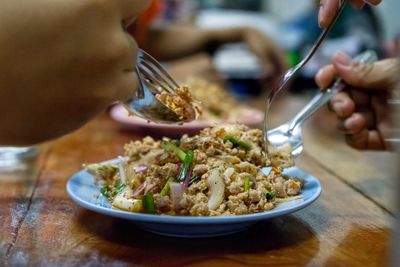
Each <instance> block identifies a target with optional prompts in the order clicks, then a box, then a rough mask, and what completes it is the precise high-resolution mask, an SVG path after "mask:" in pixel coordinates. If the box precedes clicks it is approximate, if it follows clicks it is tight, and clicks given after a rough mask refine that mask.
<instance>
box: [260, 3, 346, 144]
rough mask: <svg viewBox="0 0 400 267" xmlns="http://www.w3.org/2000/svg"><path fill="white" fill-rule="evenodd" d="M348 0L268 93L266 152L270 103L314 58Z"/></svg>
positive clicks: (265, 120) (265, 115) (265, 117)
mask: <svg viewBox="0 0 400 267" xmlns="http://www.w3.org/2000/svg"><path fill="white" fill-rule="evenodd" d="M347 1H348V0H340V3H339V9H338V10H337V12H336V14H335V17H334V18H333V19H332V21H331V23H330V24H329V26H328V27H326V28H325V29H324V30H323V31H322V32H321V34H320V35H319V37H318V39H317V40H316V41H315V43H314V45H313V46H312V47H311V49H310V51H309V52H308V54H307V55H306V56H305V57H304V58H303V60H302V61H300V62H299V63H298V64H297V65H295V66H294V67H292V68H290V69H289V70H288V71H287V72H286V73H285V75H284V76H283V77H282V78H281V80H280V81H279V84H278V87H277V88H274V90H272V91H270V93H269V95H268V98H267V103H266V107H265V114H264V125H263V133H264V137H265V138H264V144H265V148H266V150H267V144H268V140H267V139H266V137H267V134H266V133H267V131H268V128H269V127H268V114H269V111H270V109H271V106H272V102H273V101H274V100H275V98H276V96H277V95H278V94H279V92H281V91H282V90H283V89H285V88H286V87H287V85H288V84H289V81H290V80H291V79H292V78H293V77H295V75H296V74H297V73H298V72H299V71H300V70H301V69H302V68H303V67H304V66H305V65H306V64H307V62H308V61H310V59H311V58H312V57H313V56H314V54H315V53H316V52H317V50H318V48H319V47H320V46H321V44H322V42H323V41H324V40H325V38H326V37H327V36H328V34H329V32H330V30H331V29H332V27H333V25H334V24H335V22H336V20H337V19H338V18H339V15H340V14H341V13H342V11H343V9H344V7H345V5H346V3H347Z"/></svg>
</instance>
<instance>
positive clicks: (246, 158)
mask: <svg viewBox="0 0 400 267" xmlns="http://www.w3.org/2000/svg"><path fill="white" fill-rule="evenodd" d="M290 152H291V151H290V147H282V148H270V149H269V152H268V154H266V153H265V152H264V150H263V136H262V131H261V130H259V129H250V128H248V127H247V126H244V125H219V126H215V127H211V128H207V129H204V130H202V131H201V132H200V133H199V134H198V135H195V136H193V137H188V136H187V135H184V136H182V138H181V139H180V140H171V139H168V138H164V139H162V140H160V141H155V140H153V139H152V138H151V137H145V138H144V139H143V140H141V141H132V142H130V143H128V144H126V145H125V157H120V160H119V162H117V163H104V164H90V165H88V166H87V169H88V170H89V172H90V173H92V174H93V175H94V176H95V178H96V179H97V180H98V181H99V183H100V184H101V185H102V187H101V189H100V191H101V193H102V194H103V195H104V196H105V197H106V198H107V199H108V200H109V201H110V202H111V203H112V206H113V207H114V208H117V209H121V210H126V211H131V212H144V213H155V214H166V215H189V216H220V215H239V214H249V213H257V212H263V211H267V210H271V209H273V208H274V207H275V206H276V204H277V203H278V202H280V201H284V200H286V199H289V198H292V197H295V196H299V195H300V193H301V188H302V186H303V183H302V181H300V180H297V179H294V178H291V177H287V176H285V175H283V174H282V170H283V168H287V167H291V166H293V165H294V161H293V158H292V157H291V155H290ZM266 166H272V170H271V171H270V172H269V173H268V174H264V173H263V172H262V171H261V169H262V168H263V167H266Z"/></svg>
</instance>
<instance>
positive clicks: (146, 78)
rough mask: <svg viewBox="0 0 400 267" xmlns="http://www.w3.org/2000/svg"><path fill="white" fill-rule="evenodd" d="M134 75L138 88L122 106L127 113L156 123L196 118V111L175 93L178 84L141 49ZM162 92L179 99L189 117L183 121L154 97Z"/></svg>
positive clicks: (179, 121)
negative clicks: (135, 75) (137, 80)
mask: <svg viewBox="0 0 400 267" xmlns="http://www.w3.org/2000/svg"><path fill="white" fill-rule="evenodd" d="M136 73H137V75H138V77H139V85H140V86H139V90H137V91H136V92H135V94H134V95H133V97H132V99H131V100H130V101H129V102H128V103H126V104H124V107H125V108H126V109H127V110H128V112H130V113H134V114H135V115H137V116H139V117H142V118H144V119H147V120H150V121H153V122H156V123H169V124H172V123H182V122H189V121H192V120H194V119H195V118H196V111H195V110H194V108H193V107H192V105H191V104H190V103H187V102H186V101H184V100H183V99H182V98H180V96H179V95H178V94H177V93H176V90H177V89H178V88H179V85H178V83H177V82H176V81H175V80H174V79H173V78H172V77H171V75H169V74H168V72H167V71H166V70H165V69H164V68H163V67H162V66H161V64H160V63H159V62H158V61H157V60H156V59H154V58H153V57H152V56H150V55H149V54H148V53H146V52H145V51H143V50H141V49H139V51H138V54H137V66H136ZM163 92H164V93H167V94H169V95H171V96H173V97H176V98H180V99H181V100H182V101H181V102H183V103H184V108H185V109H186V110H187V111H188V113H189V114H190V116H188V117H187V118H184V119H183V118H182V117H181V116H179V115H178V114H176V113H175V112H174V111H173V110H171V109H170V108H168V107H167V106H166V105H164V104H163V103H162V102H160V101H159V100H158V99H157V98H156V95H157V94H161V93H163Z"/></svg>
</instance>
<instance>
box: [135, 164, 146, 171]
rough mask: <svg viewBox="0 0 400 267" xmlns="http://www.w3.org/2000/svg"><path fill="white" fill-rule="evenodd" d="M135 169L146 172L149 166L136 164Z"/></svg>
mask: <svg viewBox="0 0 400 267" xmlns="http://www.w3.org/2000/svg"><path fill="white" fill-rule="evenodd" d="M133 169H134V170H135V172H144V171H146V170H147V166H146V165H138V166H134V167H133Z"/></svg>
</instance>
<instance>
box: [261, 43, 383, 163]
mask: <svg viewBox="0 0 400 267" xmlns="http://www.w3.org/2000/svg"><path fill="white" fill-rule="evenodd" d="M377 59H378V57H377V55H376V53H375V52H374V51H371V50H368V51H366V52H364V53H362V54H360V55H358V56H356V57H355V58H354V61H356V62H359V63H369V62H374V61H376V60H377ZM345 86H346V84H345V83H344V82H343V81H342V79H340V78H337V79H336V81H335V83H334V84H333V85H332V86H331V88H329V89H326V90H324V91H319V92H318V93H317V94H316V95H315V96H314V97H313V98H312V99H311V100H310V101H309V102H308V103H307V104H306V105H305V106H304V108H303V109H302V110H300V112H299V113H297V115H296V116H295V117H294V118H293V119H291V120H290V121H288V122H287V123H284V124H282V125H281V126H278V127H276V128H274V129H272V130H269V131H268V132H267V136H266V137H267V139H268V142H269V143H270V144H271V145H273V146H275V147H280V146H282V145H285V144H289V145H290V146H291V147H292V155H293V156H294V157H297V156H299V155H300V153H301V152H302V151H303V135H302V131H301V125H302V124H303V123H304V122H305V121H306V120H307V119H308V118H309V117H311V115H313V114H314V113H315V112H316V111H317V110H319V109H320V108H321V107H322V106H323V105H325V104H326V103H327V102H328V101H329V99H331V97H332V96H333V95H334V94H336V93H337V92H339V91H341V90H342V89H343V88H344V87H345Z"/></svg>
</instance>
